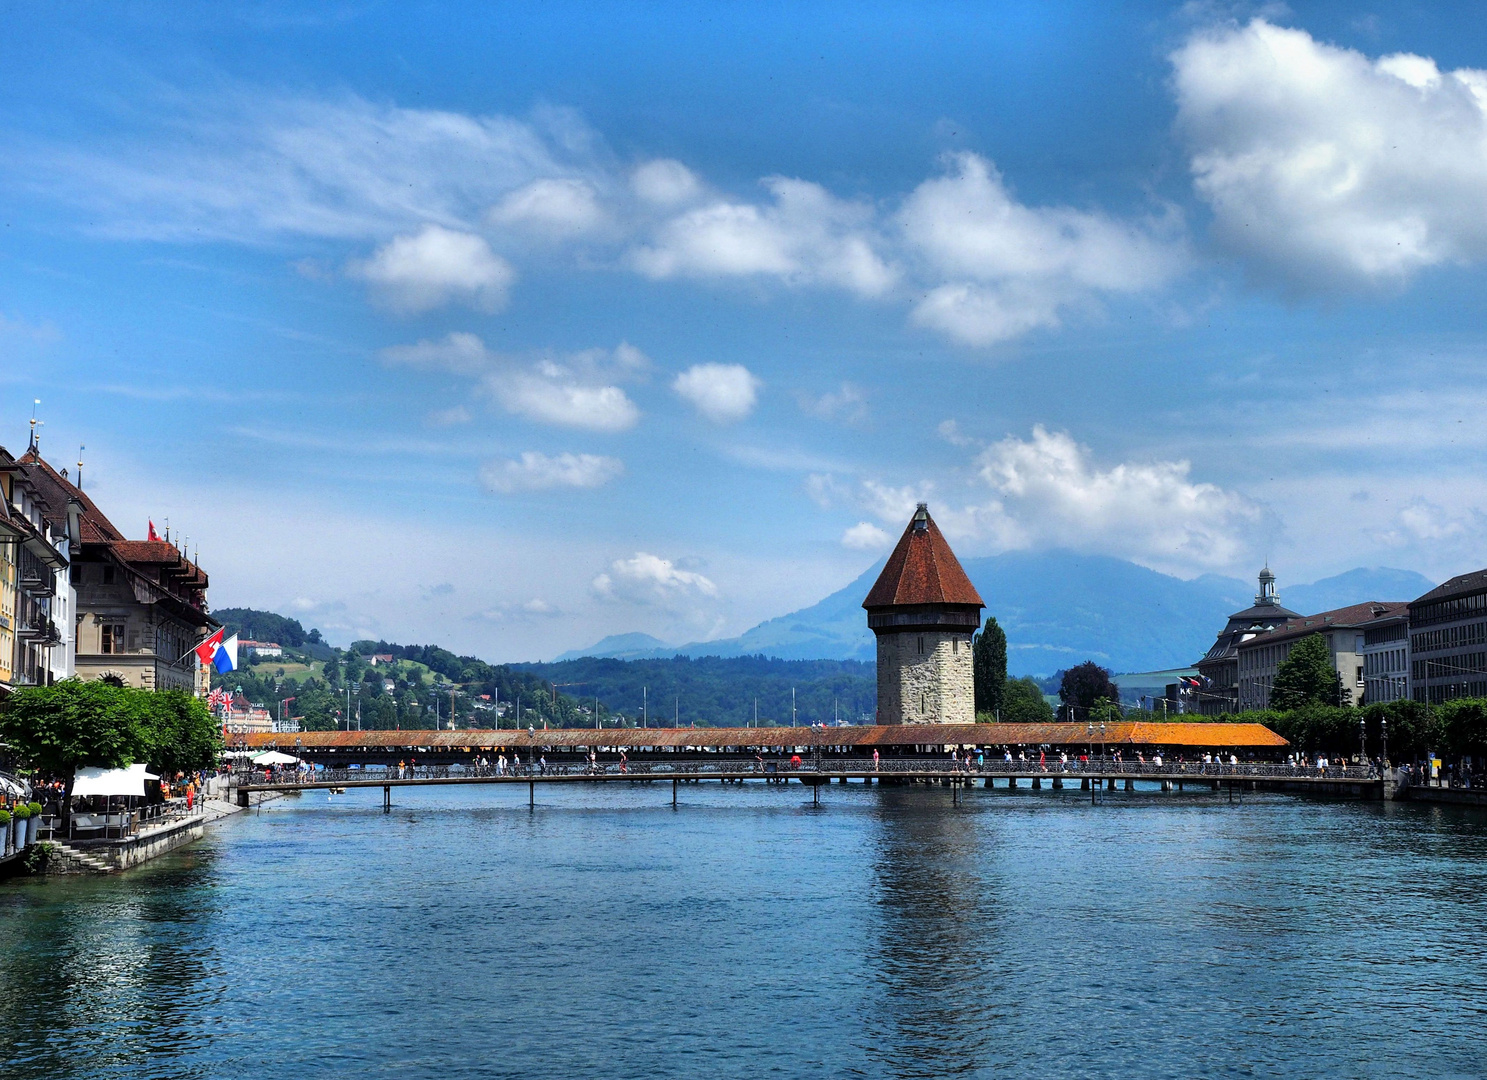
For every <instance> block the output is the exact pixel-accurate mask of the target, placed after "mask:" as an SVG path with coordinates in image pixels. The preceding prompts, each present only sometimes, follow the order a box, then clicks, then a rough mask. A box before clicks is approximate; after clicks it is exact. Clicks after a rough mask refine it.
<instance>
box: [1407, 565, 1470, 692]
mask: <svg viewBox="0 0 1487 1080" xmlns="http://www.w3.org/2000/svg"><path fill="white" fill-rule="evenodd" d="M1409 613H1410V692H1411V694H1412V695H1413V697H1414V699H1415V700H1416V701H1422V702H1426V703H1428V704H1431V705H1439V704H1440V703H1442V702H1444V701H1451V700H1453V699H1455V698H1460V697H1487V570H1477V571H1475V572H1473V573H1470V574H1461V575H1459V576H1457V577H1453V578H1452V579H1451V580H1450V581H1448V582H1446V583H1445V584H1444V585H1441V586H1439V587H1437V588H1434V589H1431V590H1430V591H1429V592H1428V593H1426V594H1425V595H1424V596H1422V597H1420V598H1419V599H1418V600H1415V601H1413V602H1412V603H1411V604H1410V605H1409Z"/></svg>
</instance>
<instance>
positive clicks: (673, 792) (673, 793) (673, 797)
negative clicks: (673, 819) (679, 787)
mask: <svg viewBox="0 0 1487 1080" xmlns="http://www.w3.org/2000/svg"><path fill="white" fill-rule="evenodd" d="M671 808H672V809H673V810H675V809H676V779H675V778H674V777H673V778H672V781H671Z"/></svg>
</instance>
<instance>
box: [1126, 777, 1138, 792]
mask: <svg viewBox="0 0 1487 1080" xmlns="http://www.w3.org/2000/svg"><path fill="white" fill-rule="evenodd" d="M1126 790H1127V791H1135V790H1136V781H1134V780H1127V781H1126Z"/></svg>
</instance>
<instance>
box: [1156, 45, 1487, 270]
mask: <svg viewBox="0 0 1487 1080" xmlns="http://www.w3.org/2000/svg"><path fill="white" fill-rule="evenodd" d="M1172 64H1173V68H1174V73H1175V77H1174V85H1175V88H1176V93H1177V104H1178V121H1177V122H1178V128H1179V130H1180V131H1181V132H1182V133H1183V136H1184V137H1185V138H1186V140H1187V143H1188V146H1189V148H1190V152H1191V158H1190V166H1191V169H1192V173H1193V177H1194V183H1195V185H1196V187H1197V190H1198V193H1199V195H1200V196H1201V197H1202V198H1203V199H1205V200H1206V201H1207V202H1208V203H1209V205H1210V206H1212V208H1213V212H1214V228H1215V230H1216V234H1217V236H1218V239H1219V240H1220V242H1221V243H1222V244H1224V246H1226V247H1227V248H1228V249H1229V250H1230V251H1232V252H1234V253H1235V254H1237V255H1238V256H1240V257H1241V258H1243V259H1245V260H1246V261H1247V262H1248V263H1249V265H1250V266H1251V268H1252V269H1254V270H1255V271H1257V272H1258V273H1259V274H1261V275H1263V276H1266V277H1270V278H1274V279H1277V280H1279V281H1282V282H1284V283H1286V284H1288V285H1289V286H1291V287H1293V288H1296V289H1299V290H1302V291H1308V290H1314V289H1316V288H1318V287H1327V286H1333V287H1337V286H1348V285H1359V284H1379V283H1398V282H1403V281H1405V280H1407V279H1408V278H1409V277H1410V276H1411V275H1412V274H1414V273H1416V272H1418V271H1420V270H1422V269H1424V268H1427V267H1431V266H1437V265H1441V264H1447V263H1467V262H1473V261H1476V260H1479V259H1481V258H1483V256H1484V255H1487V71H1481V70H1475V69H1468V68H1461V69H1457V70H1454V71H1444V72H1443V71H1441V70H1440V69H1439V68H1438V67H1437V65H1436V63H1435V62H1434V61H1433V60H1431V59H1429V58H1427V57H1423V56H1415V55H1413V54H1409V53H1396V54H1393V55H1390V56H1383V57H1380V58H1378V59H1376V60H1370V59H1369V58H1368V57H1367V56H1365V55H1363V54H1362V53H1360V52H1356V51H1354V50H1351V49H1342V48H1338V47H1336V46H1333V45H1328V44H1326V43H1323V42H1319V41H1317V40H1315V39H1314V38H1312V37H1311V36H1310V35H1309V34H1307V33H1306V32H1305V31H1302V30H1291V29H1285V28H1282V27H1278V26H1275V25H1273V24H1271V23H1269V22H1266V21H1265V20H1263V19H1256V20H1254V21H1252V22H1250V23H1249V24H1248V25H1247V26H1243V27H1236V26H1223V27H1219V28H1216V29H1210V30H1206V31H1203V32H1200V33H1197V34H1195V35H1194V36H1193V37H1191V38H1190V39H1189V40H1188V41H1187V42H1186V43H1185V44H1184V45H1183V46H1182V48H1180V49H1179V50H1177V52H1175V53H1174V54H1173V56H1172Z"/></svg>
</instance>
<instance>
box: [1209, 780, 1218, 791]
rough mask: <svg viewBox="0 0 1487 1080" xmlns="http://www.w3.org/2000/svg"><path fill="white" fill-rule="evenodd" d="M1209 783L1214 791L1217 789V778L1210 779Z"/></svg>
mask: <svg viewBox="0 0 1487 1080" xmlns="http://www.w3.org/2000/svg"><path fill="white" fill-rule="evenodd" d="M1209 785H1210V786H1211V787H1212V788H1213V790H1214V791H1217V790H1218V789H1219V782H1218V781H1217V780H1210V781H1209Z"/></svg>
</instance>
